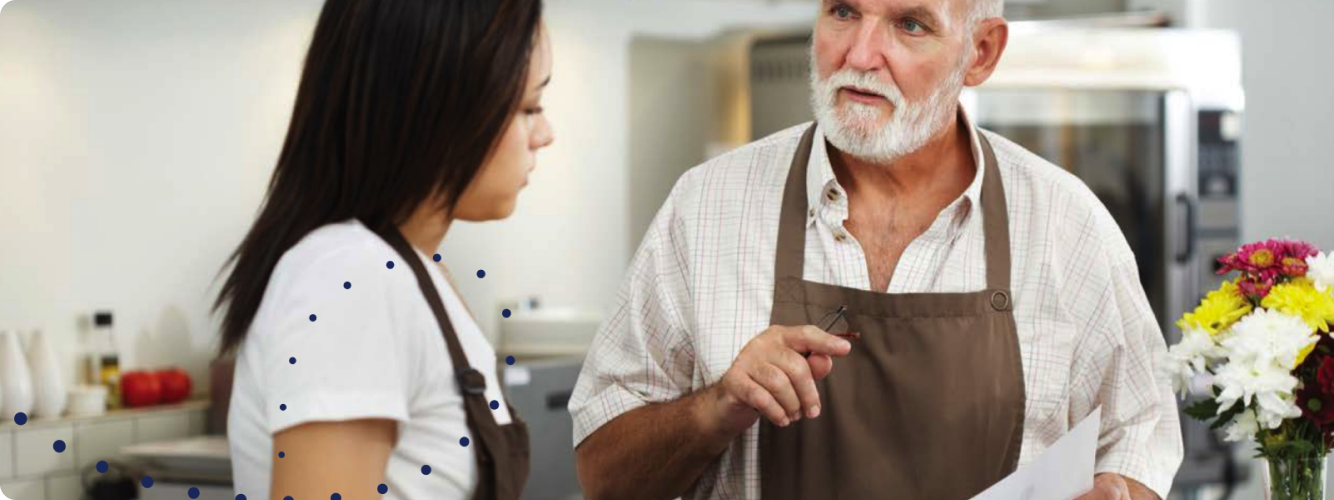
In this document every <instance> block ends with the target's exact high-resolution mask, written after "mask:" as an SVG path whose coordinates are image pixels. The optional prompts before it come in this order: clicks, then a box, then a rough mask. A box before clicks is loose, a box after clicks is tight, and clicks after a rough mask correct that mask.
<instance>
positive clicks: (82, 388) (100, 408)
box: [68, 385, 107, 417]
mask: <svg viewBox="0 0 1334 500" xmlns="http://www.w3.org/2000/svg"><path fill="white" fill-rule="evenodd" d="M68 406H69V416H71V417H96V416H98V415H102V414H104V413H106V412H107V388H106V387H105V386H100V385H79V386H75V387H72V388H70V390H69V405H68Z"/></svg>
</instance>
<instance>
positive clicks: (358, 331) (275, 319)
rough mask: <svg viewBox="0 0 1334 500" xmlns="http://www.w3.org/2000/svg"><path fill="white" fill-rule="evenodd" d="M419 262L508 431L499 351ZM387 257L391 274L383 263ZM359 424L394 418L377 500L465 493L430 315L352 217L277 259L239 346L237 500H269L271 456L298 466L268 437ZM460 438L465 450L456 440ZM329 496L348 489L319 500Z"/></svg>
mask: <svg viewBox="0 0 1334 500" xmlns="http://www.w3.org/2000/svg"><path fill="white" fill-rule="evenodd" d="M416 257H417V258H419V259H422V262H423V264H425V265H426V268H427V270H428V273H429V274H430V276H431V280H432V281H433V282H434V283H435V288H436V289H437V290H439V292H440V296H441V299H442V301H443V302H444V304H445V309H446V310H447V311H448V312H449V318H450V321H452V323H453V325H454V330H455V331H456V332H457V335H458V337H459V340H460V342H461V343H462V346H463V350H464V352H465V354H466V355H467V357H468V362H469V363H470V364H472V366H473V367H474V368H476V369H477V370H480V371H481V372H482V374H483V375H484V376H485V377H486V399H487V400H488V401H497V402H499V405H500V406H499V409H497V410H494V414H495V417H496V421H497V423H499V424H501V425H505V424H508V423H510V415H509V410H508V407H507V406H506V405H505V400H504V399H503V398H502V396H501V391H500V385H499V384H498V383H497V378H496V354H495V351H494V350H493V349H492V347H491V345H490V344H488V343H487V341H486V338H485V337H484V336H482V332H481V330H479V329H478V327H477V324H476V323H475V322H474V321H473V319H472V316H470V315H469V314H468V311H467V310H466V309H465V308H464V306H463V303H462V302H461V301H460V300H459V297H458V296H457V295H456V294H455V293H454V289H453V288H452V287H451V286H450V285H449V283H448V281H446V280H445V277H444V276H443V275H442V273H441V272H440V269H438V268H437V267H436V264H435V263H434V262H432V260H431V259H430V258H429V257H427V256H426V255H423V254H421V253H420V252H418V253H417V256H416ZM391 261H392V262H394V267H393V269H389V268H388V267H387V266H386V263H387V262H391ZM344 283H350V284H351V286H350V288H345V287H344ZM312 314H313V315H315V320H314V321H311V319H310V317H311V315H312ZM291 358H296V363H294V364H293V363H291V361H290V359H291ZM282 405H286V409H285V410H284V409H282V408H283V406H282ZM364 418H384V419H392V420H395V421H397V422H398V436H399V437H398V443H396V444H395V446H394V450H393V453H392V454H391V455H390V458H389V463H388V465H387V467H386V469H385V484H386V485H387V486H388V488H389V492H388V493H387V494H385V495H384V496H383V498H389V499H418V500H420V499H427V498H430V499H435V498H468V497H470V496H471V495H472V491H473V489H474V487H475V485H476V483H477V468H476V462H475V457H474V449H475V446H474V445H473V444H472V443H471V441H472V439H473V436H471V434H470V432H469V430H468V426H467V417H466V415H465V413H464V409H463V398H462V396H461V395H460V392H459V389H458V385H457V383H456V382H455V379H454V368H453V363H451V362H450V359H449V352H448V351H447V350H446V347H445V341H444V337H443V335H441V333H440V328H439V327H438V325H437V323H436V320H435V316H433V315H432V314H431V308H430V306H429V305H428V304H427V302H426V298H425V297H423V296H422V294H421V291H420V290H419V289H418V288H417V282H416V279H415V278H414V276H413V273H412V269H411V268H410V267H409V266H408V265H407V263H405V262H403V261H402V258H401V257H399V255H398V253H397V252H395V251H394V249H393V248H392V247H390V246H389V244H388V243H386V242H384V241H383V240H381V239H380V238H379V237H378V236H376V235H375V234H374V233H372V232H371V231H370V230H369V229H367V228H366V227H365V226H363V225H362V224H361V223H360V222H357V221H348V222H342V223H338V224H330V225H327V226H324V227H322V228H320V229H318V230H316V231H314V232H312V233H311V234H310V235H308V236H306V237H305V238H304V239H302V240H301V242H300V243H298V244H297V245H296V246H295V247H293V248H292V249H291V250H288V251H287V253H286V254H284V255H283V257H282V259H281V260H279V262H278V265H277V267H276V268H275V269H274V271H273V274H272V276H271V277H270V279H269V285H268V289H267V290H265V292H264V300H263V302H262V303H261V305H260V308H259V311H258V313H257V314H256V316H255V320H254V323H253V324H252V325H251V327H250V333H249V335H248V336H247V337H246V339H245V341H244V342H243V343H242V344H241V348H240V354H239V358H238V359H237V363H236V376H235V382H234V385H233V389H232V399H231V408H230V412H229V415H228V433H229V436H228V437H229V440H230V444H231V453H232V470H233V477H234V481H235V486H236V493H237V494H244V495H246V497H247V498H253V499H266V498H269V497H270V496H269V488H270V487H271V485H272V473H273V460H303V459H305V457H301V456H298V455H296V454H294V453H291V452H285V455H286V456H285V457H284V458H277V457H276V455H277V452H279V451H284V450H274V449H273V435H274V434H275V433H277V432H279V431H282V430H284V429H287V428H290V427H294V426H297V425H301V424H304V423H309V422H317V421H342V420H350V419H364ZM463 437H467V438H469V441H470V443H469V446H467V447H463V446H462V445H461V444H460V441H459V440H460V438H463ZM423 465H429V466H430V467H431V469H430V474H429V475H427V474H423V473H422V466H423ZM378 486H379V485H378V484H368V485H366V486H365V488H366V491H367V492H375V491H376V488H377V487H378ZM278 493H280V494H281V493H282V492H278ZM333 493H342V494H343V495H344V496H346V495H348V494H349V493H350V492H333V491H330V492H328V494H326V495H325V498H328V496H329V495H332V494H333Z"/></svg>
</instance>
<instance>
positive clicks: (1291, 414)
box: [1214, 309, 1319, 429]
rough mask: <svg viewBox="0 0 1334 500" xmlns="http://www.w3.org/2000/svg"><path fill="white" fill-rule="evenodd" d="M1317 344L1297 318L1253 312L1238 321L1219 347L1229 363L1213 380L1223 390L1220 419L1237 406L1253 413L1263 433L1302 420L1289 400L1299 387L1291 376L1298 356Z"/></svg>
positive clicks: (1267, 312) (1295, 379) (1265, 312)
mask: <svg viewBox="0 0 1334 500" xmlns="http://www.w3.org/2000/svg"><path fill="white" fill-rule="evenodd" d="M1317 340H1319V337H1316V336H1315V335H1314V334H1313V333H1312V332H1311V328H1310V327H1308V326H1306V323H1305V322H1303V321H1302V319H1301V318H1298V317H1295V316H1289V315H1286V314H1283V313H1280V312H1276V311H1269V310H1265V309H1256V310H1255V311H1254V312H1252V313H1251V314H1250V315H1247V316H1246V317H1245V318H1242V319H1241V321H1238V322H1237V324H1236V325H1234V326H1233V327H1232V333H1231V335H1229V336H1228V337H1227V338H1225V339H1223V340H1222V342H1221V345H1222V347H1223V349H1224V350H1225V351H1226V352H1227V358H1228V362H1227V364H1225V365H1223V366H1222V367H1220V368H1219V369H1218V374H1217V376H1216V377H1215V378H1214V384H1215V385H1217V386H1218V387H1219V389H1221V391H1220V392H1219V394H1218V397H1217V400H1218V406H1219V408H1218V412H1219V414H1222V413H1223V412H1224V411H1227V410H1228V409H1230V408H1232V407H1233V406H1234V405H1236V404H1237V403H1238V402H1240V403H1241V404H1242V406H1245V407H1246V408H1247V409H1248V410H1249V409H1254V410H1255V416H1254V418H1255V419H1256V421H1257V423H1258V425H1259V426H1260V427H1262V428H1265V429H1275V428H1278V426H1279V424H1281V423H1283V420H1285V419H1290V418H1297V417H1300V416H1301V414H1302V411H1301V408H1298V407H1297V401H1296V397H1295V396H1293V391H1294V390H1296V389H1297V383H1298V381H1297V377H1295V376H1293V375H1292V370H1293V368H1295V366H1296V364H1297V356H1298V354H1299V353H1300V352H1301V351H1302V350H1303V349H1305V348H1307V347H1309V346H1311V345H1312V344H1314V343H1315V342H1316V341H1317ZM1252 402H1254V403H1255V405H1254V406H1252V405H1251V403H1252ZM1248 418H1249V417H1248Z"/></svg>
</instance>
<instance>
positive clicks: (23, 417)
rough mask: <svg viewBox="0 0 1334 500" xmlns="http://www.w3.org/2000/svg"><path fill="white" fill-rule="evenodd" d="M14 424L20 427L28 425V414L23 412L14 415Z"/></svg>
mask: <svg viewBox="0 0 1334 500" xmlns="http://www.w3.org/2000/svg"><path fill="white" fill-rule="evenodd" d="M14 423H16V424H19V425H23V424H26V423H28V414H27V413H23V412H18V413H15V414H14Z"/></svg>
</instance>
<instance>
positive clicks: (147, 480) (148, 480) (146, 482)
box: [139, 476, 153, 488]
mask: <svg viewBox="0 0 1334 500" xmlns="http://www.w3.org/2000/svg"><path fill="white" fill-rule="evenodd" d="M139 484H141V485H143V487H145V488H152V487H153V478H152V477H151V476H144V478H143V480H141V481H139Z"/></svg>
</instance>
